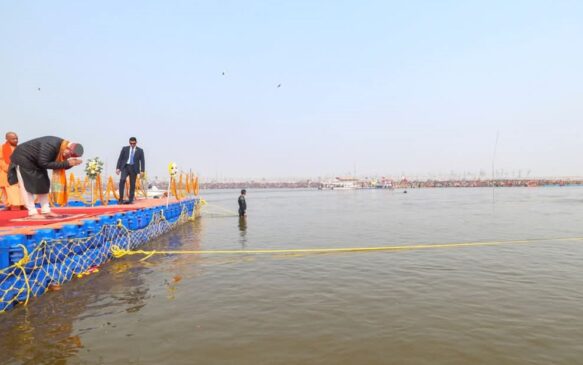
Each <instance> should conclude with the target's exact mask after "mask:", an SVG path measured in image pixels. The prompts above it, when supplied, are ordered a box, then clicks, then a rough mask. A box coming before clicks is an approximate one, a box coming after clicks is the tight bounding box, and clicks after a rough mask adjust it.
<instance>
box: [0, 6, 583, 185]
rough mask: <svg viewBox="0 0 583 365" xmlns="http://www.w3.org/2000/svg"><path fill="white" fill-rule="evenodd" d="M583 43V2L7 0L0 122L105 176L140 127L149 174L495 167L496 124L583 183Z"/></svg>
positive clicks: (0, 53)
mask: <svg viewBox="0 0 583 365" xmlns="http://www.w3.org/2000/svg"><path fill="white" fill-rule="evenodd" d="M582 39H583V2H581V1H536V0H532V1H531V0H529V1H94V2H89V1H83V2H79V1H9V0H0V120H1V125H2V129H4V130H5V131H7V130H15V131H16V132H17V133H19V136H20V138H21V141H25V140H28V139H31V138H35V137H38V136H43V135H57V136H61V137H65V138H68V139H71V140H77V141H79V142H81V143H83V145H84V146H85V151H86V156H85V157H94V156H99V157H101V158H102V159H104V160H106V161H107V162H108V173H109V174H113V171H114V169H115V161H116V159H117V156H118V154H119V151H120V149H121V147H122V146H124V145H126V144H127V140H128V138H129V137H130V136H136V137H137V138H138V144H139V145H140V146H141V147H143V148H144V149H145V152H146V164H147V170H148V173H149V175H150V176H165V175H166V166H167V164H168V162H170V161H175V162H177V163H178V164H179V166H181V167H182V168H186V169H190V168H191V169H193V170H194V171H197V172H199V173H200V174H201V176H203V177H205V178H214V177H241V178H258V177H267V178H275V177H312V178H315V177H318V176H330V175H343V174H347V173H352V172H353V171H354V170H356V172H357V174H359V175H393V176H400V175H401V174H405V175H408V176H411V175H430V174H440V175H444V174H445V175H447V174H449V173H450V171H455V172H456V173H458V174H460V175H461V174H463V173H464V172H466V171H468V172H472V173H477V172H479V171H480V170H482V171H484V172H485V173H486V174H487V176H490V174H491V164H492V156H493V151H494V144H495V141H496V133H497V132H499V136H500V137H499V141H498V149H497V153H496V160H495V165H496V168H497V169H500V170H504V171H506V173H508V174H510V173H511V172H512V171H514V172H517V171H519V170H520V171H522V174H523V175H524V174H526V172H527V171H528V170H530V174H531V176H535V175H536V176H567V175H578V176H581V175H583V145H582V139H583V123H582V116H583V68H582V67H581V65H583V47H582V46H581V45H582ZM223 73H224V75H223ZM280 84H281V86H280V87H278V85H280ZM39 88H40V90H39ZM74 171H75V172H77V173H82V169H81V167H78V168H76V169H75V170H74Z"/></svg>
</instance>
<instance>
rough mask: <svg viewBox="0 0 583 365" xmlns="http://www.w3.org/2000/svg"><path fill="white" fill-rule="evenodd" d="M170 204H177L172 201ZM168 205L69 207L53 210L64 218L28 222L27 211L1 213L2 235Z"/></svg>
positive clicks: (154, 201)
mask: <svg viewBox="0 0 583 365" xmlns="http://www.w3.org/2000/svg"><path fill="white" fill-rule="evenodd" d="M170 202H176V200H174V199H171V200H170ZM164 204H166V200H165V199H143V200H137V201H136V202H135V204H131V205H108V206H99V207H69V208H53V209H52V212H54V213H57V214H62V215H64V217H62V218H53V219H42V220H34V221H31V220H27V219H26V217H27V216H28V212H27V211H26V210H18V211H6V210H2V211H0V235H6V234H14V233H30V231H32V230H34V229H35V228H41V227H42V228H48V227H51V228H52V227H55V228H58V227H60V226H61V225H62V224H63V223H67V222H75V221H79V220H80V219H85V218H91V217H97V216H100V215H107V214H114V213H119V212H124V211H131V210H137V209H141V208H147V207H152V206H158V205H164Z"/></svg>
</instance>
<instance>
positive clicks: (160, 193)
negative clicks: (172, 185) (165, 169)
mask: <svg viewBox="0 0 583 365" xmlns="http://www.w3.org/2000/svg"><path fill="white" fill-rule="evenodd" d="M147 194H148V198H153V199H160V198H165V197H166V191H165V190H160V189H158V187H157V186H155V185H154V186H152V187H151V188H150V189H148V192H147Z"/></svg>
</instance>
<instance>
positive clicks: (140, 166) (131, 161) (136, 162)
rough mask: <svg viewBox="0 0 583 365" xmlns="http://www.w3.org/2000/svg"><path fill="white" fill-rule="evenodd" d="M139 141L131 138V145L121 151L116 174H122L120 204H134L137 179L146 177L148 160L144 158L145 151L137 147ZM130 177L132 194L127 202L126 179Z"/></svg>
mask: <svg viewBox="0 0 583 365" xmlns="http://www.w3.org/2000/svg"><path fill="white" fill-rule="evenodd" d="M137 143H138V140H137V139H136V137H131V138H130V145H129V146H125V147H124V148H122V149H121V152H120V154H119V158H118V159H117V169H116V170H115V173H116V174H118V175H119V174H120V172H121V176H120V179H119V203H120V204H132V203H133V202H134V193H135V190H136V178H137V176H138V174H140V175H141V176H144V171H145V170H146V160H145V158H144V150H143V149H141V148H140V147H137V146H136V144H137ZM128 176H129V177H130V193H129V199H128V200H127V201H124V200H123V193H124V188H125V183H126V179H127V178H128Z"/></svg>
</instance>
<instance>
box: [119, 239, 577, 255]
mask: <svg viewBox="0 0 583 365" xmlns="http://www.w3.org/2000/svg"><path fill="white" fill-rule="evenodd" d="M548 241H583V237H565V238H538V239H523V240H510V241H485V242H457V243H442V244H417V245H398V246H376V247H338V248H297V249H267V250H184V251H180V250H160V251H157V250H151V251H147V250H136V251H131V250H125V249H122V248H120V247H119V246H112V247H111V252H112V254H113V255H114V256H115V257H117V258H119V257H123V256H126V255H145V256H146V257H144V258H142V259H141V260H146V259H148V258H150V257H152V256H154V255H215V254H227V255H235V254H244V255H258V254H302V253H303V254H318V253H343V252H374V251H411V250H423V249H436V248H459V247H481V246H497V245H510V244H531V243H539V242H548Z"/></svg>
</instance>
